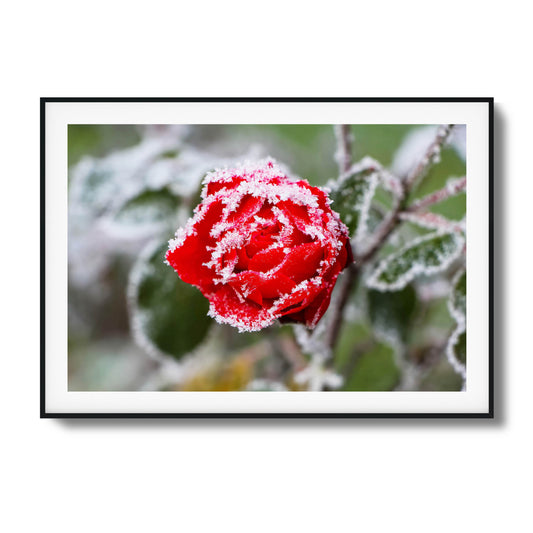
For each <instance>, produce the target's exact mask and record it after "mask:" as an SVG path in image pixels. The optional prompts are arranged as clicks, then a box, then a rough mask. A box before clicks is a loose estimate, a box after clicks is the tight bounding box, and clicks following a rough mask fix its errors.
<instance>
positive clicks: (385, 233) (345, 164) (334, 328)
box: [327, 124, 453, 352]
mask: <svg viewBox="0 0 533 533" xmlns="http://www.w3.org/2000/svg"><path fill="white" fill-rule="evenodd" d="M452 129H453V124H447V125H445V126H441V127H440V128H439V130H438V131H437V135H436V137H435V140H434V141H433V142H432V143H431V145H430V146H429V148H428V149H427V150H426V153H425V154H424V156H423V157H422V159H421V160H420V162H419V163H418V165H417V166H416V167H415V168H414V170H413V172H412V173H411V174H410V175H409V176H408V177H407V178H406V179H405V181H403V182H402V190H401V191H398V195H397V197H396V201H395V204H394V207H393V208H392V211H391V213H390V215H389V217H388V218H387V219H386V220H384V221H383V223H382V224H381V226H380V227H379V228H378V229H377V231H376V233H375V237H374V241H373V243H372V244H371V245H370V246H369V248H368V249H367V250H366V251H365V252H364V253H363V254H362V255H361V256H359V257H357V255H354V257H355V263H354V264H352V265H350V267H349V268H347V270H346V271H345V274H344V275H343V278H344V279H343V285H342V287H341V289H340V293H339V299H338V301H337V305H336V306H335V307H334V309H333V315H332V318H331V322H330V329H329V331H328V337H327V346H328V347H329V348H330V349H331V351H332V352H333V349H334V347H335V345H336V343H337V340H338V337H339V333H340V330H341V326H342V315H343V311H344V307H345V306H346V304H347V303H348V300H349V296H350V293H351V291H352V289H353V287H354V286H355V282H356V280H357V277H358V274H359V272H360V270H361V269H362V268H363V267H364V265H365V264H367V263H368V262H370V261H371V260H372V259H373V258H374V256H375V255H376V254H377V253H378V252H379V250H380V249H381V247H382V246H383V245H384V244H385V242H386V241H387V239H388V238H389V236H390V235H391V233H392V232H393V231H394V230H395V229H396V228H397V226H398V225H399V224H400V223H401V222H402V218H401V214H402V211H403V210H404V209H405V200H406V198H407V197H408V195H409V193H410V192H411V190H412V189H413V187H414V185H415V184H416V182H417V181H418V180H419V179H420V178H421V177H422V176H423V175H424V174H425V173H426V172H427V171H428V169H429V167H430V166H431V165H432V164H434V163H436V162H437V161H438V159H439V156H440V151H441V148H442V146H443V144H444V143H445V142H446V140H447V139H448V138H449V136H450V133H451V131H452ZM335 133H336V136H337V143H338V148H337V162H338V163H339V167H340V169H341V174H342V173H344V172H347V171H348V170H349V168H350V165H351V157H350V158H349V159H348V155H349V154H351V139H350V138H349V137H350V132H349V130H348V126H336V127H335ZM341 165H342V166H341Z"/></svg>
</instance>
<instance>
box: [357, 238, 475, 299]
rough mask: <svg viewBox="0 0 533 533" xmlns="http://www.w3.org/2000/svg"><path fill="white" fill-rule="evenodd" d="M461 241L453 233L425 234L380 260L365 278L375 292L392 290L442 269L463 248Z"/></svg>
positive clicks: (461, 239)
mask: <svg viewBox="0 0 533 533" xmlns="http://www.w3.org/2000/svg"><path fill="white" fill-rule="evenodd" d="M464 244H465V241H464V239H463V237H462V236H460V235H459V234H457V233H443V232H436V233H431V234H429V235H425V236H423V237H420V238H418V239H415V240H414V241H411V242H410V243H409V244H408V245H407V246H405V247H404V248H402V249H401V250H399V251H398V252H396V253H394V254H391V255H390V256H388V257H386V258H385V259H383V260H382V261H381V263H380V264H379V265H378V267H377V268H376V269H375V271H374V272H373V273H372V274H371V275H370V277H369V278H368V280H367V286H368V287H370V288H373V289H377V290H379V291H396V290H399V289H402V288H403V287H405V286H406V285H407V284H408V283H409V282H411V281H412V280H413V279H414V278H416V277H418V276H429V275H432V274H436V273H438V272H442V271H443V270H445V269H446V268H447V267H448V266H449V265H450V264H451V263H452V261H454V260H455V259H456V258H457V257H458V256H459V254H460V253H461V252H462V250H463V246H464Z"/></svg>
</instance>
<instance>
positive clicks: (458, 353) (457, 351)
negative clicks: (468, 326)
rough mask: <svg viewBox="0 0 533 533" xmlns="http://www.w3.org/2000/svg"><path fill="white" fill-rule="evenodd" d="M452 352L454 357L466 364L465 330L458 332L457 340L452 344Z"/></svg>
mask: <svg viewBox="0 0 533 533" xmlns="http://www.w3.org/2000/svg"><path fill="white" fill-rule="evenodd" d="M452 349H453V353H454V355H455V357H456V358H457V359H458V360H459V361H460V362H461V363H463V365H465V364H466V331H463V332H462V333H459V335H458V336H457V340H456V341H455V343H454V344H453V347H452Z"/></svg>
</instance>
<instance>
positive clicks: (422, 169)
mask: <svg viewBox="0 0 533 533" xmlns="http://www.w3.org/2000/svg"><path fill="white" fill-rule="evenodd" d="M453 127H454V125H453V124H446V125H445V126H440V127H439V129H438V130H437V135H436V137H435V140H434V141H433V142H432V143H431V144H430V145H429V147H428V149H427V150H426V153H425V155H424V157H423V158H422V159H421V160H420V162H419V163H418V165H416V167H415V168H414V169H413V170H412V171H411V173H410V174H408V176H407V177H406V178H405V189H406V190H407V191H411V190H412V189H413V188H414V186H415V184H416V183H417V182H418V181H419V180H420V179H421V178H422V177H423V176H424V175H425V174H426V172H427V171H428V169H429V167H430V166H431V165H433V164H434V163H438V162H439V160H440V152H441V149H442V146H443V145H444V143H445V142H446V141H447V140H448V138H449V137H450V133H451V132H452V129H453Z"/></svg>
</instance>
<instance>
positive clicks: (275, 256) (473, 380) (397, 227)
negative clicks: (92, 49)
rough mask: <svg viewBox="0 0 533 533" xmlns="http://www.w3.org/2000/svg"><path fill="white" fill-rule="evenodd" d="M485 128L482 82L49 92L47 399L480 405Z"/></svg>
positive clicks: (489, 211)
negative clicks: (339, 88)
mask: <svg viewBox="0 0 533 533" xmlns="http://www.w3.org/2000/svg"><path fill="white" fill-rule="evenodd" d="M492 143H493V100H492V98H276V99H274V98H42V99H41V302H42V304H41V339H42V348H41V350H42V351H41V416H42V417H45V418H46V417H80V418H82V417H102V418H104V417H257V418H259V417H280V418H281V417H309V418H311V417H376V418H378V417H427V418H430V417H433V418H437V417H440V418H443V417H448V418H452V417H457V418H459V417H492V416H493V404H494V399H493V357H494V356H493V340H492V321H493V296H492V294H493V293H492V280H493V272H492V241H493V231H492V224H493V204H492V194H493V162H492V157H493V150H492ZM467 273H468V278H467ZM467 279H468V281H467Z"/></svg>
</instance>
